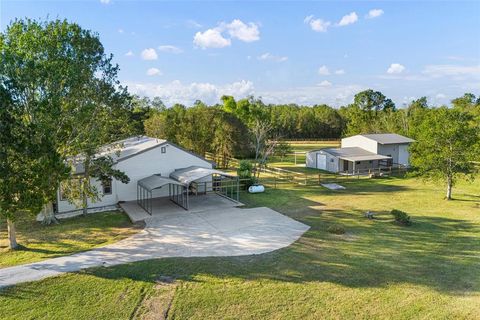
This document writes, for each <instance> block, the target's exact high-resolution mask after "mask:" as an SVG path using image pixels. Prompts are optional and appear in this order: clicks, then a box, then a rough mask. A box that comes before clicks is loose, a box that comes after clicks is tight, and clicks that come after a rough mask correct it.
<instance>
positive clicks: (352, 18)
mask: <svg viewBox="0 0 480 320" xmlns="http://www.w3.org/2000/svg"><path fill="white" fill-rule="evenodd" d="M357 21H358V16H357V13H356V12H350V13H349V14H347V15H345V16H343V17H342V19H341V20H340V22H339V23H338V24H337V25H338V26H340V27H344V26H348V25H349V24H352V23H355V22H357Z"/></svg>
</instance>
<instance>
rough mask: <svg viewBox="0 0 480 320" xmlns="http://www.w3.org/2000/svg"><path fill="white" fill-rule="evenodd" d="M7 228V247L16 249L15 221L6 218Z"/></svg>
mask: <svg viewBox="0 0 480 320" xmlns="http://www.w3.org/2000/svg"><path fill="white" fill-rule="evenodd" d="M7 230H8V247H9V248H10V249H16V248H17V247H18V243H17V234H16V231H15V222H13V221H12V220H10V219H7Z"/></svg>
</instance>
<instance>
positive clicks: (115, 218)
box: [0, 211, 138, 268]
mask: <svg viewBox="0 0 480 320" xmlns="http://www.w3.org/2000/svg"><path fill="white" fill-rule="evenodd" d="M137 231H138V229H135V228H133V227H132V224H131V222H130V220H129V219H128V217H127V216H126V215H125V214H123V213H120V212H118V211H112V212H104V213H97V214H90V215H87V216H86V217H83V216H79V217H76V218H72V219H67V220H62V221H60V223H59V224H55V225H51V226H43V225H42V224H40V223H38V222H35V221H34V219H33V218H32V217H31V216H30V217H21V219H20V220H19V221H18V222H17V240H18V242H19V244H20V245H21V248H20V249H19V250H15V251H10V250H8V242H7V230H6V224H5V223H4V222H3V221H2V222H1V223H0V268H4V267H8V266H13V265H17V264H24V263H29V262H36V261H40V260H45V259H50V258H55V257H59V256H63V255H67V254H72V253H76V252H80V251H85V250H89V249H92V248H94V247H98V246H102V245H106V244H109V243H113V242H117V241H119V240H121V239H124V238H126V237H128V236H130V235H132V234H134V233H136V232H137Z"/></svg>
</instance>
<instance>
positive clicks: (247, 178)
mask: <svg viewBox="0 0 480 320" xmlns="http://www.w3.org/2000/svg"><path fill="white" fill-rule="evenodd" d="M252 170H253V166H252V163H251V162H250V161H248V160H240V162H239V163H238V169H237V175H238V178H240V180H244V181H242V182H241V183H242V184H243V185H244V188H245V189H248V187H250V186H251V185H252V184H254V183H255V178H254V177H253V176H252Z"/></svg>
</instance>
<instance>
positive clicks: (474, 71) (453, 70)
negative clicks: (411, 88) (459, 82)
mask: <svg viewBox="0 0 480 320" xmlns="http://www.w3.org/2000/svg"><path fill="white" fill-rule="evenodd" d="M422 73H423V74H425V75H428V76H431V77H435V78H437V77H445V76H480V65H477V66H475V65H473V66H459V65H452V64H439V65H428V66H425V68H424V69H423V71H422Z"/></svg>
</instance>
